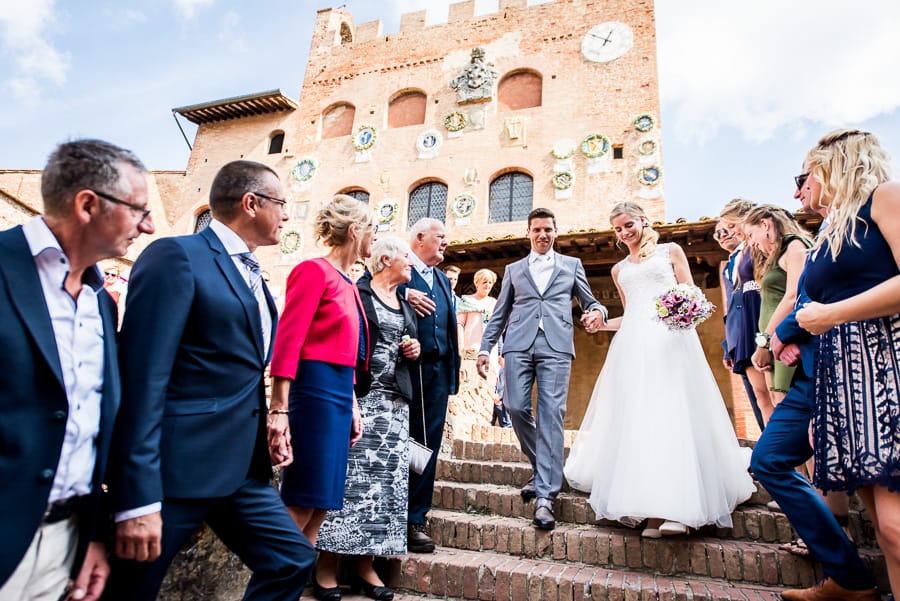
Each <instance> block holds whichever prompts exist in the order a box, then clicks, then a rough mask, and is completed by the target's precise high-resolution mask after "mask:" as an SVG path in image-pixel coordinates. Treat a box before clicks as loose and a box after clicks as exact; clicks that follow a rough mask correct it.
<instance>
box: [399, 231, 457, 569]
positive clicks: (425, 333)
mask: <svg viewBox="0 0 900 601" xmlns="http://www.w3.org/2000/svg"><path fill="white" fill-rule="evenodd" d="M409 234H410V239H409V247H410V249H411V250H412V255H410V258H411V259H412V261H413V271H412V279H411V280H410V282H409V285H408V287H405V289H404V290H405V294H406V296H407V299H408V300H409V302H410V304H411V305H412V306H413V308H414V309H415V310H416V314H417V315H418V317H419V324H418V325H419V342H421V343H422V355H421V360H420V365H421V368H420V369H421V374H422V377H421V380H420V378H419V377H418V375H419V374H415V375H414V376H413V393H414V394H415V398H413V401H412V405H411V408H410V412H409V436H410V438H414V439H415V440H417V441H419V442H422V441H423V434H427V442H428V447H429V448H430V449H431V450H432V451H433V453H432V455H431V461H429V462H428V465H427V466H426V468H425V471H424V472H422V473H421V474H416V473H414V472H412V471H410V473H409V504H408V515H409V517H408V529H407V537H406V546H407V548H408V549H409V551H411V552H413V553H431V552H432V551H434V541H433V540H432V539H431V536H430V535H429V534H428V529H427V527H426V525H425V516H426V514H427V513H428V511H429V510H430V509H431V495H432V493H433V492H434V476H435V469H436V467H437V456H438V451H439V450H440V448H441V441H442V440H443V436H444V421H445V420H446V418H447V400H448V397H449V395H451V394H456V391H457V388H458V387H459V363H460V359H459V339H458V336H457V334H456V301H455V300H454V295H453V289H452V288H451V286H450V280H449V279H448V278H447V276H446V275H445V274H444V273H442V272H441V271H440V270H439V269H437V265H439V264H440V263H441V261H443V260H444V249H446V248H447V236H446V234H445V232H444V224H443V223H441V222H440V221H438V220H437V219H431V218H427V217H426V218H423V219H420V220H419V221H417V222H416V223H414V224H413V226H412V228H410V232H409ZM419 403H424V405H425V419H424V422H425V423H424V426H423V424H422V421H423V420H422V412H421V410H419V409H418V407H419ZM417 416H418V417H417ZM423 427H424V431H423Z"/></svg>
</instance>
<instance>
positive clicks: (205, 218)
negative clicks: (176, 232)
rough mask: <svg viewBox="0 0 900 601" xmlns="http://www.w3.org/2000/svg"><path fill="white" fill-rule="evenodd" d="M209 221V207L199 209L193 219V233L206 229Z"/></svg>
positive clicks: (210, 217)
mask: <svg viewBox="0 0 900 601" xmlns="http://www.w3.org/2000/svg"><path fill="white" fill-rule="evenodd" d="M210 221H212V213H210V212H209V209H206V210H205V211H201V212H200V213H199V214H198V215H197V219H196V220H195V221H194V233H195V234H196V233H197V232H199V231H201V230H203V229H206V226H207V225H209V222H210Z"/></svg>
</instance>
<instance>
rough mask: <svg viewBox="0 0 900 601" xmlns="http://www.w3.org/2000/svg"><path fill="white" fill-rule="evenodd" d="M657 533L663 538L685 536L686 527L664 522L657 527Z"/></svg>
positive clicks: (677, 523) (676, 523)
mask: <svg viewBox="0 0 900 601" xmlns="http://www.w3.org/2000/svg"><path fill="white" fill-rule="evenodd" d="M659 533H660V534H662V535H665V536H675V535H677V534H687V533H688V527H687V526H685V525H684V524H682V523H680V522H670V521H668V520H666V521H665V522H663V523H662V524H660V526H659Z"/></svg>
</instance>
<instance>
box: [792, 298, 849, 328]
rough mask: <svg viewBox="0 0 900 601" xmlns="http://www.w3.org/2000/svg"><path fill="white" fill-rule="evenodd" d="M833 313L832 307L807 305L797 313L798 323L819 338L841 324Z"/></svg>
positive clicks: (814, 304)
mask: <svg viewBox="0 0 900 601" xmlns="http://www.w3.org/2000/svg"><path fill="white" fill-rule="evenodd" d="M832 312H833V311H832V310H831V305H823V304H822V303H814V302H813V303H806V304H805V305H803V308H802V309H800V310H799V311H797V323H798V324H800V327H801V328H803V329H804V330H806V331H807V332H809V333H810V334H812V335H814V336H818V335H819V334H822V333H824V332H827V331H828V330H830V329H831V328H833V327H835V326H837V325H840V323H841V322H840V321H838V320H837V319H836V318H835V317H834V316H833V315H832Z"/></svg>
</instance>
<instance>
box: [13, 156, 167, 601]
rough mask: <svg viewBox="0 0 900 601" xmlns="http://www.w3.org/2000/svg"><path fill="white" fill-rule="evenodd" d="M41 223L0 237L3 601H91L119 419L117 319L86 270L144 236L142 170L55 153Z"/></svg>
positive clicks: (100, 567) (101, 565)
mask: <svg viewBox="0 0 900 601" xmlns="http://www.w3.org/2000/svg"><path fill="white" fill-rule="evenodd" d="M41 196H42V197H43V201H44V215H43V216H38V217H35V218H34V219H32V220H31V221H29V222H28V223H26V224H25V225H24V226H19V227H14V228H12V229H10V230H6V231H4V232H0V257H2V260H0V314H2V315H3V319H2V320H0V364H2V365H3V369H2V370H0V414H2V415H3V419H2V420H0V482H3V486H2V489H0V541H3V543H2V544H0V599H16V600H17V601H18V600H28V599H33V598H36V597H40V598H42V599H43V598H53V599H58V598H60V597H61V596H62V595H64V590H65V589H66V586H67V584H69V578H70V574H71V576H72V577H73V579H74V580H73V581H72V583H71V585H70V594H72V595H74V596H75V598H83V599H97V598H98V597H99V595H100V593H101V592H102V590H103V587H104V584H105V583H106V577H107V575H108V573H109V565H108V563H107V561H106V548H105V545H104V544H103V543H102V542H101V541H102V540H103V536H104V534H105V528H104V527H103V526H104V525H105V524H106V522H107V519H108V516H107V514H106V513H105V512H104V511H103V504H102V499H101V494H102V488H101V483H102V482H103V477H104V472H105V469H106V459H107V454H108V452H109V448H110V439H111V434H112V427H113V423H114V422H115V416H116V411H117V409H118V406H119V399H120V387H119V367H118V362H117V359H116V323H117V320H116V306H115V303H114V302H113V301H112V298H110V296H109V294H107V293H106V292H105V291H104V289H103V277H102V276H101V274H100V271H99V269H97V266H96V262H97V261H99V260H100V259H104V258H107V257H114V256H121V255H124V254H125V253H126V252H127V251H128V246H129V245H130V244H131V243H132V242H133V241H134V239H135V238H137V237H138V236H139V235H140V234H141V233H148V234H149V233H153V220H152V219H151V217H150V215H149V213H150V211H149V210H148V209H147V181H146V169H145V168H144V166H143V165H142V164H141V162H140V160H138V158H137V157H136V156H134V155H133V154H132V153H131V152H129V151H127V150H123V149H121V148H118V147H116V146H113V145H112V144H109V143H107V142H102V141H99V140H77V141H72V142H67V143H64V144H61V145H60V146H59V147H58V148H57V149H56V150H54V152H53V153H52V154H51V155H50V159H49V161H48V163H47V166H46V167H45V168H44V171H43V173H42V174H41Z"/></svg>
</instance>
